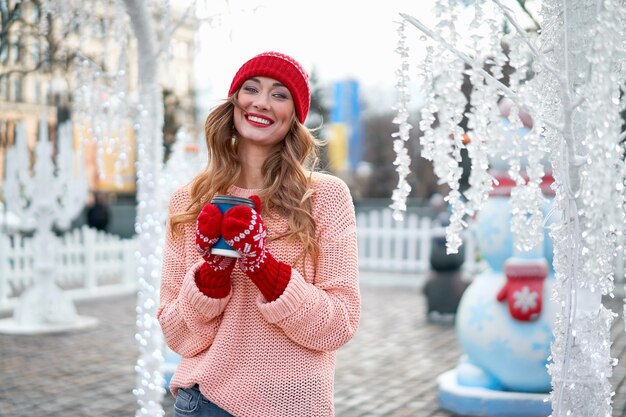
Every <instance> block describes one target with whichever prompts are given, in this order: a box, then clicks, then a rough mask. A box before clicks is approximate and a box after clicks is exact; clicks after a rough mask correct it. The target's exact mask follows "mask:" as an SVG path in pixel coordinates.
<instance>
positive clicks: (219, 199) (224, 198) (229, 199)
mask: <svg viewBox="0 0 626 417" xmlns="http://www.w3.org/2000/svg"><path fill="white" fill-rule="evenodd" d="M211 203H212V204H231V205H234V206H248V207H250V208H256V207H255V206H254V201H252V200H250V199H249V198H246V197H237V196H234V195H216V196H215V197H213V199H212V200H211Z"/></svg>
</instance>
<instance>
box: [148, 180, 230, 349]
mask: <svg viewBox="0 0 626 417" xmlns="http://www.w3.org/2000/svg"><path fill="white" fill-rule="evenodd" d="M186 199H188V198H186V191H183V189H181V190H179V191H177V192H175V193H174V194H173V195H172V198H171V199H170V204H169V210H168V215H169V216H171V214H172V213H176V212H180V211H182V210H184V207H185V206H186V204H185V200H186ZM166 230H169V222H168V227H166ZM186 233H188V230H187V229H185V234H186ZM186 241H187V240H186V239H185V236H184V235H183V236H173V235H172V234H171V233H169V232H167V235H166V239H165V247H164V250H163V267H162V278H161V290H160V305H159V309H158V312H157V317H158V319H159V323H160V324H161V329H162V331H163V336H164V338H165V341H166V342H167V344H168V346H169V347H170V348H171V349H172V350H173V351H175V352H176V353H178V354H180V355H182V356H183V357H192V356H195V355H197V354H198V353H200V352H202V351H203V350H205V349H207V348H208V347H209V346H211V344H212V343H213V339H214V337H215V334H216V332H217V329H218V328H219V324H220V321H221V314H222V312H223V311H224V309H225V308H226V305H227V304H228V301H229V300H230V294H229V295H228V296H226V297H225V298H210V297H207V296H205V295H204V294H203V293H202V292H201V291H200V290H199V289H198V286H197V284H196V279H195V275H196V272H197V271H198V269H200V266H202V264H203V262H204V260H202V259H201V258H198V259H200V260H199V261H197V262H195V263H194V260H195V258H193V257H191V254H190V253H188V250H187V249H186V243H185V242H186Z"/></svg>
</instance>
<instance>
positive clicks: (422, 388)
mask: <svg viewBox="0 0 626 417" xmlns="http://www.w3.org/2000/svg"><path fill="white" fill-rule="evenodd" d="M420 283H421V279H420V278H419V277H415V276H385V275H380V274H377V275H373V274H364V275H363V276H362V298H363V311H362V320H361V325H360V328H359V331H358V332H357V334H356V335H355V337H354V338H353V339H352V340H351V341H350V342H349V343H348V344H347V345H345V346H344V347H342V348H341V349H340V350H339V352H338V354H337V375H336V384H335V385H336V387H335V407H336V416H337V417H380V416H385V417H405V416H411V417H454V415H453V414H451V413H449V412H446V411H444V410H441V409H439V405H438V402H437V383H436V378H437V376H438V375H440V374H441V373H443V372H445V371H447V370H449V369H451V368H454V366H455V364H456V361H457V359H458V358H459V356H460V354H461V351H460V349H459V347H458V345H457V342H456V336H455V332H454V328H453V327H452V326H451V325H445V324H435V323H432V322H429V321H428V320H427V319H426V314H425V309H426V300H425V298H424V296H423V295H422V293H421V289H420ZM77 308H78V310H79V312H80V314H82V315H88V316H93V317H97V318H98V319H99V320H100V324H99V325H98V326H97V327H96V328H93V329H91V330H86V331H83V332H78V333H70V334H64V335H53V336H9V335H0V378H1V381H2V382H1V383H0V417H9V416H10V417H122V416H128V417H130V416H134V415H135V408H136V401H135V397H134V396H133V394H132V390H133V388H134V386H135V373H134V370H133V368H134V365H135V361H136V358H137V348H136V346H135V342H134V333H135V297H134V296H122V297H116V298H108V299H101V300H96V301H89V302H80V303H78V304H77ZM614 308H615V310H616V311H617V312H619V310H620V306H619V305H618V304H617V303H616V304H615V307H614ZM613 340H614V342H613V356H614V357H617V358H619V359H620V364H619V365H618V366H617V367H616V368H615V369H614V375H613V377H612V379H611V381H612V383H613V388H614V390H615V392H616V396H615V398H614V407H613V408H614V412H613V416H612V417H622V416H624V415H626V414H625V412H624V409H625V407H626V384H624V380H625V379H626V335H625V334H624V324H623V322H622V321H621V319H620V320H617V321H616V322H615V325H614V329H613ZM172 405H173V400H172V398H171V396H170V395H169V394H167V396H166V398H164V400H163V407H164V410H165V415H166V417H171V415H172ZM576 417H580V416H576Z"/></svg>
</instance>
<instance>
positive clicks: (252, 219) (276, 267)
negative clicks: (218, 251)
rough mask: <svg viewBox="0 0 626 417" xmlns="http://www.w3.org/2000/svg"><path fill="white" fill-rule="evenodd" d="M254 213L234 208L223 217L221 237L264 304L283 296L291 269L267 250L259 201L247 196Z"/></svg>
mask: <svg viewBox="0 0 626 417" xmlns="http://www.w3.org/2000/svg"><path fill="white" fill-rule="evenodd" d="M250 199H251V200H253V201H254V203H255V206H256V210H255V209H252V208H250V207H247V206H236V207H233V208H231V209H230V210H228V211H227V212H226V214H225V215H224V220H223V222H222V236H223V237H224V239H225V240H226V243H227V244H228V245H229V246H230V247H232V248H233V249H235V250H236V251H237V252H239V254H240V255H241V258H240V260H239V267H240V268H241V270H242V271H243V272H245V273H246V275H247V276H248V277H250V279H251V280H252V282H253V283H254V284H255V285H256V286H257V287H258V288H259V290H260V291H261V292H262V293H263V296H264V297H265V299H266V300H267V301H274V300H276V299H277V298H278V297H280V295H281V294H282V293H283V291H284V290H285V288H286V287H287V284H288V283H289V280H290V278H291V266H289V265H287V264H285V263H284V262H279V261H277V260H276V259H275V258H274V257H273V256H272V254H271V253H270V252H269V251H268V250H267V246H266V240H267V229H266V227H265V223H264V222H263V219H262V218H261V215H260V214H259V211H260V210H261V200H260V198H259V197H258V196H256V195H254V196H251V197H250Z"/></svg>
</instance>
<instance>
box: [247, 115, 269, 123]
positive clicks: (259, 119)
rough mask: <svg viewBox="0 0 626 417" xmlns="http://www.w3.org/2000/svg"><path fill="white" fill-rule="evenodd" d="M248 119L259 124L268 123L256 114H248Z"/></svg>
mask: <svg viewBox="0 0 626 417" xmlns="http://www.w3.org/2000/svg"><path fill="white" fill-rule="evenodd" d="M248 120H250V121H251V122H256V123H261V124H264V125H269V124H270V121H269V120H266V119H261V118H260V117H256V116H248Z"/></svg>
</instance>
